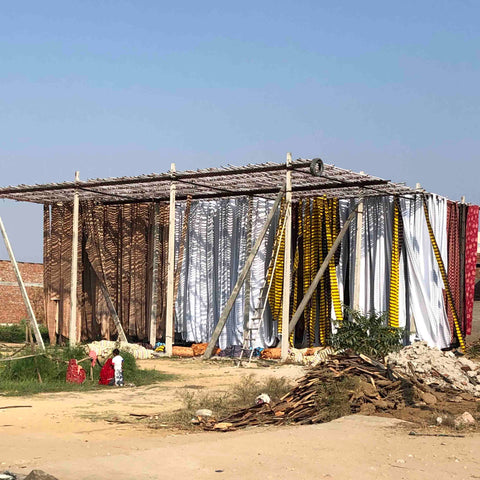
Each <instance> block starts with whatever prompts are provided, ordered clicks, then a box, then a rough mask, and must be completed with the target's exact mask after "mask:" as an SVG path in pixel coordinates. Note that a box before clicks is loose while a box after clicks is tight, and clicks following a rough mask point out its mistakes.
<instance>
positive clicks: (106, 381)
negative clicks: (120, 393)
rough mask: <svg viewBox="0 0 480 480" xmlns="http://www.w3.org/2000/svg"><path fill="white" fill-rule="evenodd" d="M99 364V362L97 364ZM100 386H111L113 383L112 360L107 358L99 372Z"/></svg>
mask: <svg viewBox="0 0 480 480" xmlns="http://www.w3.org/2000/svg"><path fill="white" fill-rule="evenodd" d="M98 363H100V362H98ZM98 383H99V384H100V385H113V384H114V383H115V370H114V369H113V363H112V359H111V358H108V359H107V361H106V362H105V364H104V365H103V367H102V369H101V370H100V380H99V381H98Z"/></svg>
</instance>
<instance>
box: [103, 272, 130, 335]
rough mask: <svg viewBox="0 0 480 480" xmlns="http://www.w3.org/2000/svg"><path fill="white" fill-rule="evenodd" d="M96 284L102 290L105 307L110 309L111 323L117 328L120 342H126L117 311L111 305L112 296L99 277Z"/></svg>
mask: <svg viewBox="0 0 480 480" xmlns="http://www.w3.org/2000/svg"><path fill="white" fill-rule="evenodd" d="M97 278H98V277H97ZM98 284H99V285H100V290H101V291H102V293H103V297H104V298H105V303H106V304H107V308H108V309H109V310H110V315H111V316H112V319H113V323H114V324H115V328H116V329H117V333H118V339H119V340H120V341H121V342H125V343H128V339H127V336H126V335H125V330H123V327H122V322H120V319H119V318H118V314H117V311H116V310H115V306H114V305H113V302H112V298H111V297H110V294H109V293H108V289H107V287H106V285H105V284H104V283H103V282H102V280H101V279H100V278H99V279H98Z"/></svg>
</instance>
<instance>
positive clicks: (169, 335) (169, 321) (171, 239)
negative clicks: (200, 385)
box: [165, 163, 176, 356]
mask: <svg viewBox="0 0 480 480" xmlns="http://www.w3.org/2000/svg"><path fill="white" fill-rule="evenodd" d="M170 173H172V174H174V173H175V164H174V163H172V164H171V165H170ZM175 193H176V186H175V181H174V180H172V182H171V184H170V213H169V217H168V273H167V312H166V320H165V353H166V354H167V355H168V356H171V355H172V349H173V336H174V328H175V325H174V321H173V317H174V313H175V296H174V291H175Z"/></svg>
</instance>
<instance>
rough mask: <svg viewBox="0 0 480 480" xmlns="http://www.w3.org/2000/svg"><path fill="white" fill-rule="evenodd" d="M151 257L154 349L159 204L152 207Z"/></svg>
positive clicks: (154, 337) (153, 336) (154, 338)
mask: <svg viewBox="0 0 480 480" xmlns="http://www.w3.org/2000/svg"><path fill="white" fill-rule="evenodd" d="M153 209H154V210H153V212H154V213H153V239H152V240H153V242H152V243H153V255H152V292H151V306H150V334H149V342H150V345H151V346H152V347H155V343H156V342H157V303H158V256H159V246H160V242H159V236H160V226H159V223H160V204H158V203H155V205H154V207H153Z"/></svg>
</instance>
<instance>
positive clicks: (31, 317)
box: [0, 218, 45, 350]
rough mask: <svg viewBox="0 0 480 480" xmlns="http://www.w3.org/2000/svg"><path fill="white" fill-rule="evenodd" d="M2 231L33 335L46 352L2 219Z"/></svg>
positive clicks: (0, 223)
mask: <svg viewBox="0 0 480 480" xmlns="http://www.w3.org/2000/svg"><path fill="white" fill-rule="evenodd" d="M0 230H1V231H2V235H3V240H4V241H5V247H6V248H7V252H8V256H9V257H10V262H11V263H12V267H13V271H14V272H15V276H16V277H17V282H18V286H19V287H20V292H21V294H22V298H23V301H24V303H25V307H26V308H27V313H28V318H29V320H30V324H31V326H32V329H33V333H34V335H35V340H36V341H37V344H38V346H39V347H40V348H41V349H42V350H45V345H44V343H43V338H42V335H40V330H39V329H38V324H37V319H36V318H35V313H34V311H33V308H32V304H31V303H30V299H29V298H28V293H27V289H26V288H25V284H24V283H23V280H22V275H21V273H20V270H19V268H18V264H17V261H16V260H15V255H14V254H13V250H12V246H11V245H10V241H9V240H8V236H7V231H6V230H5V227H4V225H3V221H2V219H1V218H0Z"/></svg>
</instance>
